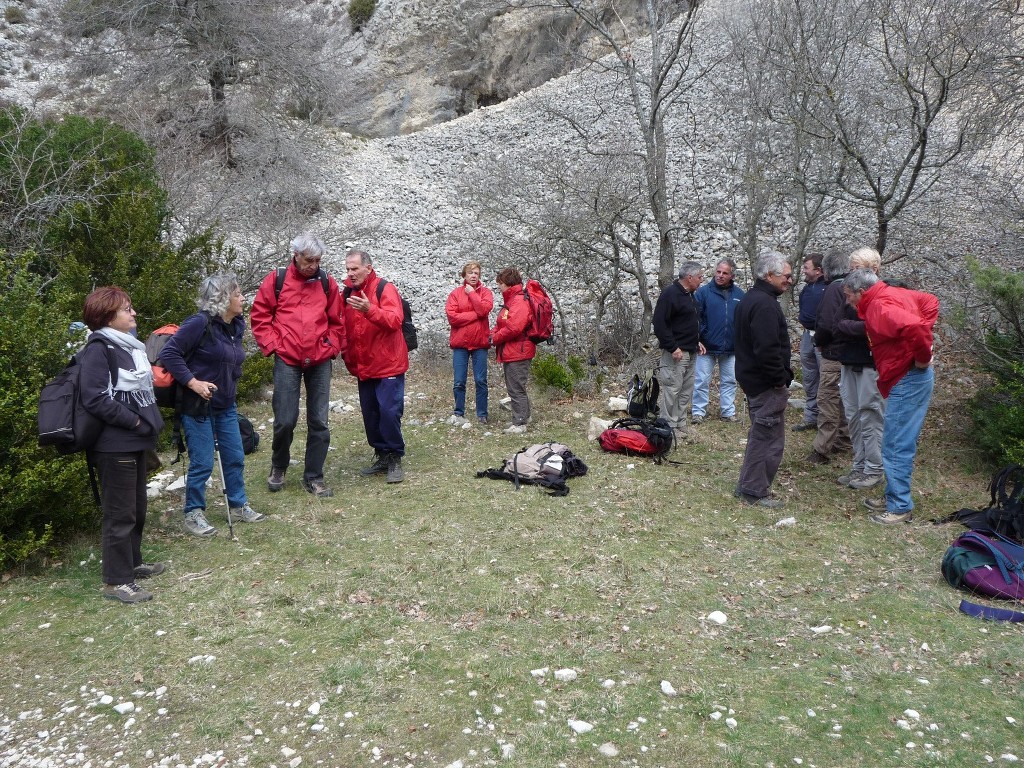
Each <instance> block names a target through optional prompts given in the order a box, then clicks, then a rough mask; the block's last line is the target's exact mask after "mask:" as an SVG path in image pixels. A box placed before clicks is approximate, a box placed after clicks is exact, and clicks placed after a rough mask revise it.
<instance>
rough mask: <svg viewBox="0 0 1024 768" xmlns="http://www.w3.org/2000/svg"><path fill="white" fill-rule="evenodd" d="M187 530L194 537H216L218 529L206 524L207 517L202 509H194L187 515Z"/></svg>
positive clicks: (185, 524) (185, 523)
mask: <svg viewBox="0 0 1024 768" xmlns="http://www.w3.org/2000/svg"><path fill="white" fill-rule="evenodd" d="M184 526H185V530H186V531H188V532H189V533H191V534H192V535H194V536H204V537H210V536H216V535H217V529H216V528H214V527H213V526H212V525H210V524H209V523H208V522H206V515H204V514H203V510H201V509H193V510H191V511H190V512H186V513H185V522H184Z"/></svg>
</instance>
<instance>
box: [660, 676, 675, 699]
mask: <svg viewBox="0 0 1024 768" xmlns="http://www.w3.org/2000/svg"><path fill="white" fill-rule="evenodd" d="M661 692H662V693H664V694H665V695H666V696H675V695H676V689H675V687H674V686H673V685H672V683H670V682H669V681H668V680H662V681H661Z"/></svg>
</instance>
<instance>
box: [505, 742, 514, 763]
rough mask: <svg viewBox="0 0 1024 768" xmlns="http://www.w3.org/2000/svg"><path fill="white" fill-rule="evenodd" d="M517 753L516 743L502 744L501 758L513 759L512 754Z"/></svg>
mask: <svg viewBox="0 0 1024 768" xmlns="http://www.w3.org/2000/svg"><path fill="white" fill-rule="evenodd" d="M515 753H516V747H515V744H502V745H501V759H502V760H511V759H512V755H514V754H515Z"/></svg>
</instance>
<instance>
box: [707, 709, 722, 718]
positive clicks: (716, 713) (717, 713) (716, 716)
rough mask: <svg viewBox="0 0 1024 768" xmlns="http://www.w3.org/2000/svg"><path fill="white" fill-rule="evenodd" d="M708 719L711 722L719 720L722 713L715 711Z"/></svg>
mask: <svg viewBox="0 0 1024 768" xmlns="http://www.w3.org/2000/svg"><path fill="white" fill-rule="evenodd" d="M708 717H710V718H711V719H712V720H721V719H722V713H721V712H719V711H717V710H716V711H714V712H712V713H711V714H710V715H708Z"/></svg>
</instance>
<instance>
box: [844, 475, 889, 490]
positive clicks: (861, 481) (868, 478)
mask: <svg viewBox="0 0 1024 768" xmlns="http://www.w3.org/2000/svg"><path fill="white" fill-rule="evenodd" d="M884 477H885V476H884V475H880V474H879V475H866V474H864V473H860V474H859V475H858V476H857V477H854V478H851V479H850V482H848V483H847V485H849V486H850V487H851V488H856V489H858V490H864V489H865V488H874V487H875V486H876V485H878V484H879V483H880V482H882V480H883V479H884Z"/></svg>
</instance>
